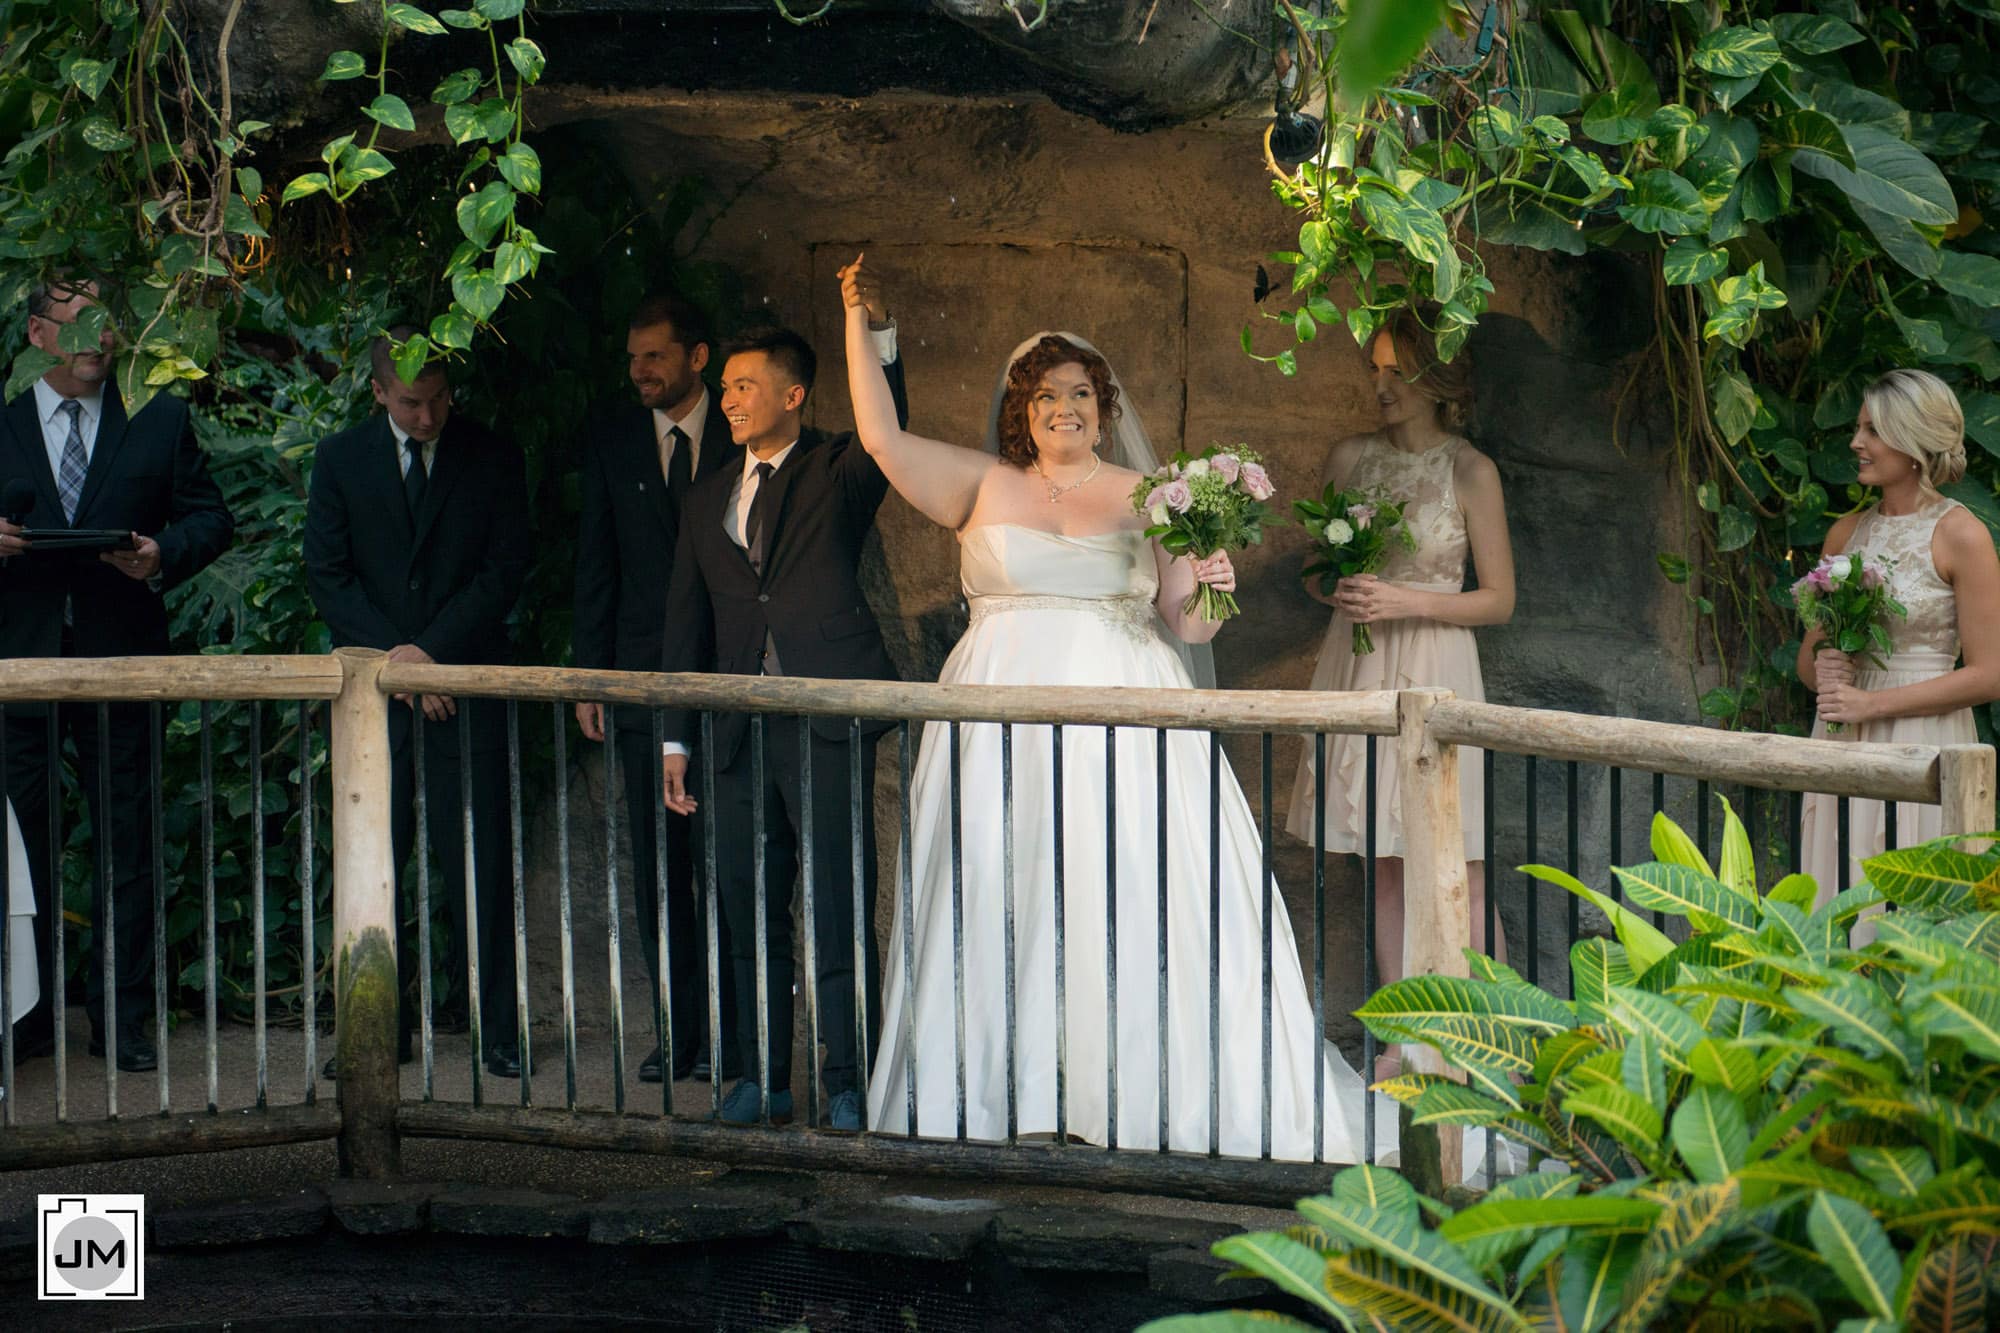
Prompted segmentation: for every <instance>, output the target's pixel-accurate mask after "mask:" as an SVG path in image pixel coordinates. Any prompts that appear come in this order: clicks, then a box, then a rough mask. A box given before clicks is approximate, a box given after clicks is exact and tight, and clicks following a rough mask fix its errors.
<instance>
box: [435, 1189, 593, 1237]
mask: <svg viewBox="0 0 2000 1333" xmlns="http://www.w3.org/2000/svg"><path fill="white" fill-rule="evenodd" d="M589 1225H590V1205H589V1204H587V1203H585V1202H584V1201H583V1200H582V1199H579V1198H577V1197H576V1196H575V1195H573V1194H548V1193H544V1192H543V1191H541V1190H531V1189H496V1188H482V1189H453V1190H444V1191H441V1192H439V1193H438V1194H436V1195H435V1196H434V1197H433V1198H432V1199H431V1202H430V1226H431V1230H433V1231H447V1232H457V1233H459V1234H460V1235H466V1236H519V1237H540V1236H560V1237H567V1238H570V1239H575V1238H578V1237H581V1236H582V1235H583V1234H584V1232H585V1231H586V1230H587V1229H588V1227H589Z"/></svg>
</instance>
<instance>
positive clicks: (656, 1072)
mask: <svg viewBox="0 0 2000 1333" xmlns="http://www.w3.org/2000/svg"><path fill="white" fill-rule="evenodd" d="M661 1063H662V1062H661V1060H660V1048H659V1047H658V1046H655V1047H653V1053H652V1054H651V1055H649V1056H647V1057H646V1058H645V1059H643V1060H641V1061H640V1062H639V1081H640V1082H641V1083H658V1082H659V1081H660V1065H661ZM674 1077H675V1078H679V1077H680V1071H679V1069H678V1068H676V1069H675V1071H674Z"/></svg>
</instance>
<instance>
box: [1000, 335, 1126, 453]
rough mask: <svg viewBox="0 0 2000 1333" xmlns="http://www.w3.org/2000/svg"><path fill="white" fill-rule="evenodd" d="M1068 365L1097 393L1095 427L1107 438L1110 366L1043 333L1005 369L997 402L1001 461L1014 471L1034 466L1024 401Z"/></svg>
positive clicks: (1113, 415)
mask: <svg viewBox="0 0 2000 1333" xmlns="http://www.w3.org/2000/svg"><path fill="white" fill-rule="evenodd" d="M1072 362H1074V363H1075V364H1077V365H1079V366H1082V367H1083V372H1084V374H1086V375H1088V376H1090V387H1091V388H1092V389H1094V390H1096V392H1097V424H1098V427H1099V429H1101V430H1102V431H1104V432H1105V434H1106V437H1107V438H1108V437H1109V435H1110V431H1111V423H1112V422H1114V421H1116V420H1118V412H1119V408H1118V385H1117V384H1116V383H1114V382H1113V380H1112V378H1111V364H1110V363H1109V362H1108V361H1106V360H1105V359H1104V358H1103V357H1101V356H1099V355H1098V354H1097V353H1095V352H1093V351H1091V350H1090V349H1089V348H1087V347H1078V346H1077V345H1076V344H1075V343H1073V342H1071V341H1070V340H1069V339H1067V338H1058V337H1056V335H1055V334H1053V333H1051V334H1046V335H1044V336H1043V338H1042V340H1041V341H1040V342H1038V343H1036V344H1035V345H1034V346H1033V347H1030V348H1029V349H1028V350H1027V351H1025V352H1023V353H1021V355H1020V356H1019V357H1018V358H1016V359H1015V361H1014V364H1013V365H1011V366H1008V367H1007V391H1006V393H1005V394H1003V395H1002V396H1001V399H1000V430H999V435H1000V461H1001V462H1003V463H1011V464H1013V465H1014V466H1015V467H1018V468H1029V467H1033V466H1034V465H1035V456H1036V453H1037V451H1036V449H1035V441H1034V437H1033V436H1031V435H1030V434H1029V433H1028V400H1029V399H1031V398H1033V397H1034V395H1035V390H1036V388H1037V387H1039V386H1040V385H1041V382H1042V376H1044V375H1046V374H1048V373H1049V372H1050V371H1051V370H1054V369H1055V368H1056V367H1057V366H1066V365H1069V364H1071V363H1072Z"/></svg>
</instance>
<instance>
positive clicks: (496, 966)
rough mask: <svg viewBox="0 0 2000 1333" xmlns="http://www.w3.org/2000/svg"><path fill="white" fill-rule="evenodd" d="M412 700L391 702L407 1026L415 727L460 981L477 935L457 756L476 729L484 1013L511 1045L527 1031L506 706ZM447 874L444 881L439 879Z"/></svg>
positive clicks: (411, 1022)
mask: <svg viewBox="0 0 2000 1333" xmlns="http://www.w3.org/2000/svg"><path fill="white" fill-rule="evenodd" d="M415 718H416V715H415V714H413V712H412V710H411V709H410V708H409V707H408V706H407V705H405V704H402V703H400V702H396V701H393V700H392V701H391V702H390V704H389V750H390V765H391V767H390V779H389V836H390V839H391V846H392V851H393V854H394V856H395V858H396V869H397V874H398V876H399V877H400V878H401V880H402V883H403V885H404V893H403V894H402V898H401V901H402V902H406V903H408V904H409V907H408V909H407V910H403V909H400V908H399V910H398V911H397V913H396V955H397V966H398V971H399V973H400V980H401V990H402V996H403V1001H402V1003H403V1008H402V1019H401V1021H402V1026H403V1029H404V1030H405V1031H409V1030H411V1029H413V1028H415V1027H416V1024H417V1009H416V1005H417V1003H418V996H419V991H418V990H417V968H418V966H419V963H420V962H421V964H422V965H423V966H426V967H428V966H429V965H430V960H429V959H421V960H420V959H419V957H418V953H417V931H416V926H415V925H414V924H413V923H414V921H415V912H416V907H415V904H416V877H415V874H414V872H410V871H406V869H405V868H406V867H407V866H408V865H409V861H410V853H411V851H412V850H413V849H414V848H415V846H416V841H417V800H416V791H417V785H416V745H415V743H414V730H415V727H416V726H417V725H421V726H422V728H423V743H424V800H425V810H424V816H425V825H426V829H427V832H428V834H429V838H430V853H431V857H432V860H433V861H434V862H435V863H436V864H437V866H438V868H439V869H440V870H441V871H443V874H442V875H441V876H438V877H434V878H432V880H431V881H430V895H431V897H432V899H433V900H435V899H436V898H437V896H438V895H439V894H440V893H442V894H443V895H444V897H445V913H444V916H445V922H446V925H445V959H446V966H447V967H448V969H449V971H448V974H447V975H449V976H451V977H452V978H454V982H453V984H454V985H463V984H464V982H465V975H466V963H467V956H468V949H467V944H466V941H467V939H468V938H469V937H468V934H467V931H466V906H465V802H464V796H463V787H462V782H463V774H464V772H465V769H464V766H463V764H462V763H461V761H460V757H459V745H460V740H459V736H460V730H461V728H465V729H469V731H470V738H469V739H470V741H471V747H472V768H471V773H472V825H473V833H472V855H473V862H474V869H473V882H474V886H475V887H476V888H477V890H478V894H479V905H478V912H477V917H476V921H477V926H478V930H479V935H478V939H479V1018H480V1028H481V1037H482V1041H481V1044H482V1046H483V1048H484V1050H485V1051H486V1052H489V1053H490V1052H491V1051H493V1050H494V1048H496V1047H500V1046H512V1045H513V1044H514V1042H515V1039H516V1038H517V1037H518V1035H519V1030H520V1024H519V1018H518V1015H517V1013H516V1011H515V999H514V929H513V927H514V863H513V841H512V838H511V836H510V833H509V825H508V808H507V714H506V706H505V705H504V704H502V703H499V702H498V701H495V700H491V699H460V700H458V715H457V716H456V717H453V718H448V719H447V720H445V721H443V722H422V723H421V724H419V723H418V722H416V720H415ZM440 880H442V882H441V883H440Z"/></svg>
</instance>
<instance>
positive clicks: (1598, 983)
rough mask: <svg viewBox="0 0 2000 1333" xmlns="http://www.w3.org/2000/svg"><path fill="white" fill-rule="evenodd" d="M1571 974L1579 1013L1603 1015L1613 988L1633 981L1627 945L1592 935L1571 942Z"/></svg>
mask: <svg viewBox="0 0 2000 1333" xmlns="http://www.w3.org/2000/svg"><path fill="white" fill-rule="evenodd" d="M1569 976H1570V983H1569V985H1570V994H1571V995H1572V996H1573V997H1574V1002H1575V1004H1576V1007H1577V1010H1578V1013H1579V1016H1588V1017H1591V1018H1600V1019H1601V1018H1602V1017H1603V1016H1604V1006H1605V1003H1606V1001H1608V1000H1609V999H1610V992H1611V988H1612V987H1613V986H1629V985H1631V984H1632V964H1631V963H1630V962H1628V961H1627V960H1626V957H1625V949H1624V946H1622V945H1615V944H1613V943H1612V942H1611V941H1610V940H1606V939H1600V938H1598V937H1597V936H1594V935H1593V936H1591V937H1590V938H1588V939H1581V940H1578V941H1577V942H1576V943H1575V944H1573V945H1571V946H1570V951H1569Z"/></svg>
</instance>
